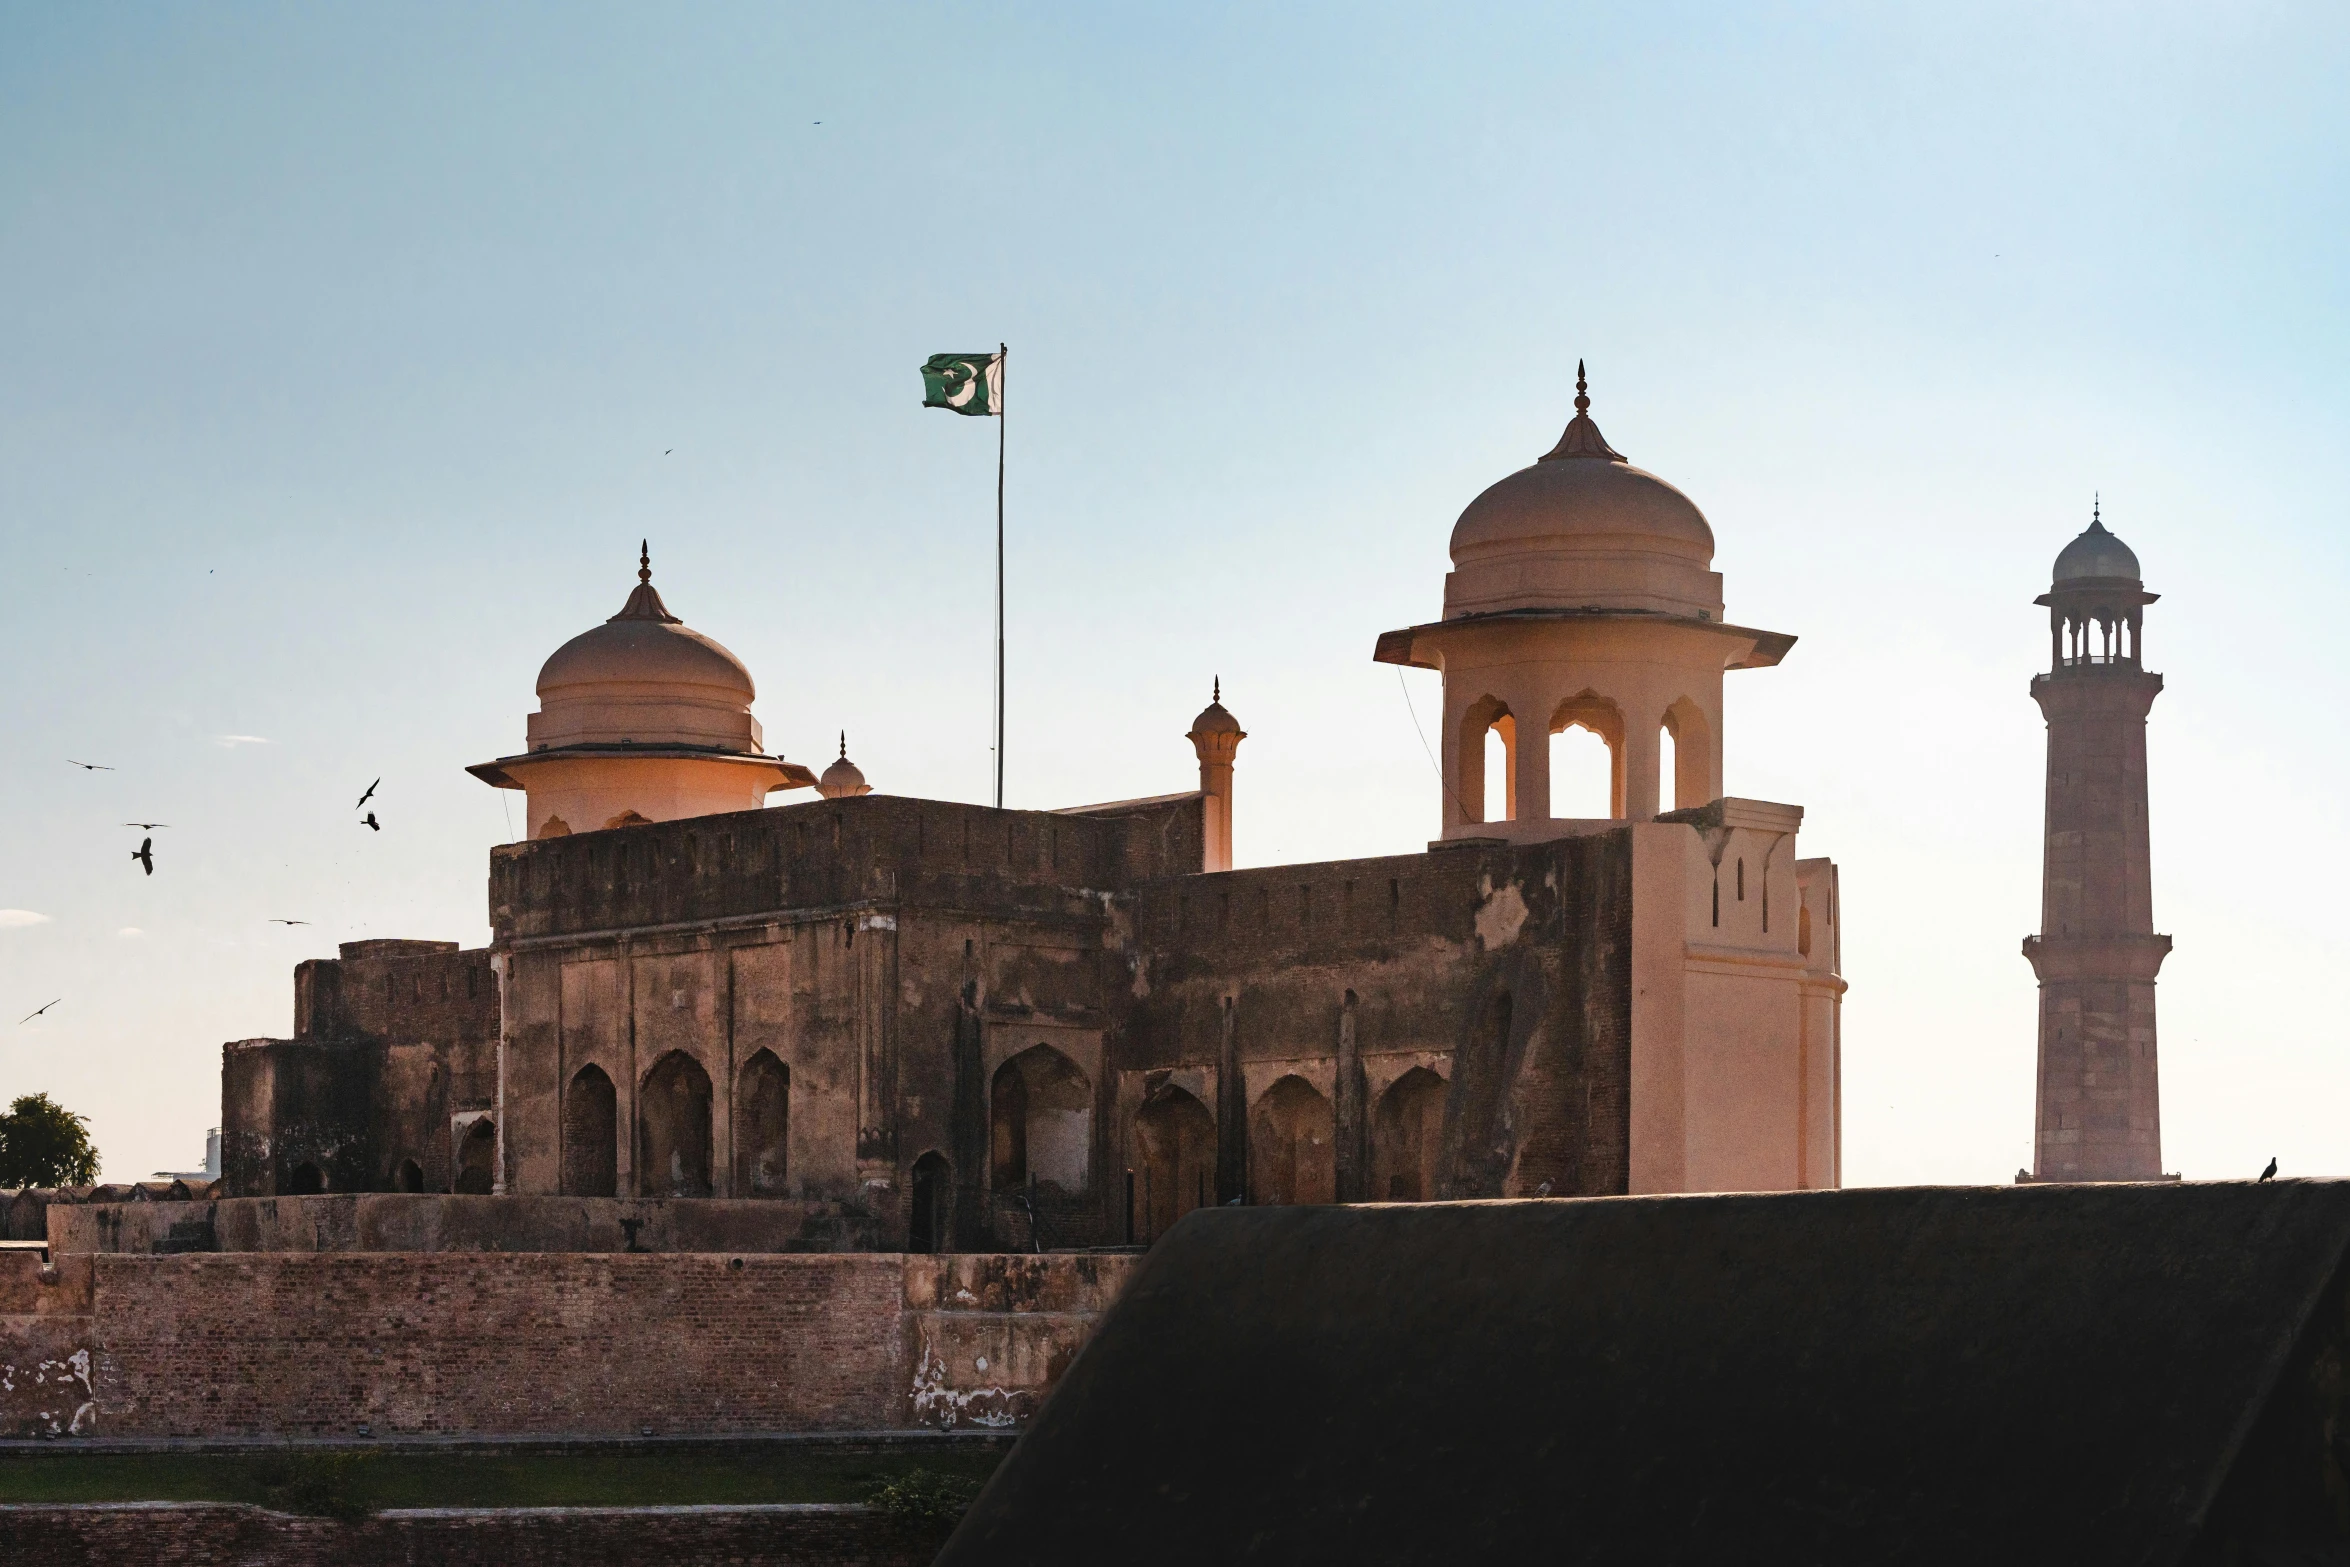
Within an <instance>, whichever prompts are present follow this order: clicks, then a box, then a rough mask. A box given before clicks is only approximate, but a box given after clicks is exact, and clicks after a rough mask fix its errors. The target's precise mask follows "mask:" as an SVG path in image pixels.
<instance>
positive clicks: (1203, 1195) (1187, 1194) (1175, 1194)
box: [1134, 1083, 1216, 1242]
mask: <svg viewBox="0 0 2350 1567" xmlns="http://www.w3.org/2000/svg"><path fill="white" fill-rule="evenodd" d="M1134 1153H1135V1164H1136V1165H1137V1167H1138V1168H1137V1170H1136V1174H1137V1175H1139V1176H1140V1177H1141V1186H1142V1189H1141V1190H1140V1191H1139V1192H1137V1193H1135V1196H1136V1197H1137V1198H1139V1199H1140V1205H1141V1208H1142V1235H1141V1237H1140V1239H1142V1240H1143V1241H1145V1242H1149V1241H1153V1240H1156V1239H1158V1237H1160V1236H1162V1235H1164V1234H1166V1233H1167V1231H1168V1230H1169V1229H1171V1228H1172V1227H1173V1226H1174V1223H1175V1221H1176V1220H1177V1219H1180V1218H1182V1217H1183V1216H1184V1215H1185V1214H1187V1213H1189V1212H1191V1210H1192V1209H1194V1208H1197V1207H1201V1206H1203V1205H1207V1204H1212V1203H1214V1202H1215V1200H1216V1118H1215V1117H1214V1116H1212V1115H1210V1114H1209V1113H1208V1107H1207V1106H1206V1105H1203V1104H1201V1103H1200V1102H1199V1100H1198V1099H1197V1098H1195V1097H1194V1096H1193V1095H1191V1094H1189V1093H1187V1092H1186V1091H1184V1090H1183V1089H1181V1088H1178V1087H1176V1086H1175V1085H1174V1084H1172V1083H1169V1084H1166V1085H1164V1086H1162V1087H1161V1088H1160V1089H1159V1091H1158V1092H1157V1093H1155V1094H1153V1095H1151V1096H1150V1098H1149V1099H1148V1100H1147V1101H1145V1102H1144V1104H1143V1107H1142V1109H1141V1111H1140V1112H1139V1113H1138V1114H1137V1115H1136V1116H1135V1118H1134Z"/></svg>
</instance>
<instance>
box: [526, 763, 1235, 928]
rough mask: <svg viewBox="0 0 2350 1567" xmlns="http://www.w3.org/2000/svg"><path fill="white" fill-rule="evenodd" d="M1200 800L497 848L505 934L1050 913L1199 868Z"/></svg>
mask: <svg viewBox="0 0 2350 1567" xmlns="http://www.w3.org/2000/svg"><path fill="white" fill-rule="evenodd" d="M1204 809H1205V808H1204V807H1203V805H1202V804H1201V800H1200V797H1199V796H1197V795H1181V796H1176V797H1174V798H1172V799H1169V800H1164V801H1156V802H1142V803H1138V804H1137V805H1136V806H1135V807H1134V808H1133V809H1132V810H1131V811H1122V812H1119V813H1116V814H1105V815H1076V816H1072V815H1063V814H1061V813H1059V812H1053V811H997V810H990V809H987V808H986V807H983V806H976V805H962V804H958V803H955V802H952V801H946V800H915V799H906V798H902V797H899V796H894V795H867V796H863V797H859V798H852V799H842V800H814V801H809V802H806V803H804V804H800V805H790V806H779V807H776V808H774V809H771V810H760V811H740V812H735V813H733V814H730V815H723V816H697V817H690V818H687V819H684V820H680V821H674V822H658V823H647V824H645V825H643V826H638V827H624V828H620V829H618V830H616V831H611V832H593V833H575V834H571V835H569V836H566V837H560V838H539V839H534V840H531V841H529V842H525V843H512V844H504V845H501V846H499V847H498V848H495V849H493V850H491V851H490V925H491V928H492V929H493V930H494V931H495V932H496V933H497V937H498V940H499V941H501V942H513V941H522V940H530V939H534V938H538V937H546V936H565V935H580V934H583V933H588V932H594V931H602V930H617V929H622V928H630V929H641V928H643V927H648V926H662V925H671V924H679V923H690V922H695V921H708V920H723V919H730V918H742V917H746V916H752V915H759V914H769V913H776V912H779V911H784V910H799V909H812V908H838V907H846V906H849V905H853V904H857V903H861V902H868V901H880V900H892V901H894V900H901V899H913V900H915V901H922V902H933V903H948V904H959V903H977V904H982V905H987V906H996V905H1001V904H1006V903H1007V902H1009V903H1014V904H1017V903H1023V902H1040V903H1041V905H1042V906H1045V907H1052V906H1054V895H1055V894H1057V893H1060V892H1063V891H1066V890H1067V889H1092V890H1096V891H1108V890H1111V889H1115V888H1121V887H1128V886H1132V885H1134V884H1136V883H1138V882H1142V881H1149V880H1154V879H1157V878H1161V877H1167V876H1177V875H1187V874H1191V873H1194V872H1197V871H1198V870H1199V868H1200V857H1201V854H1202V853H1203V849H1202V843H1203V841H1204V840H1203V834H1204V832H1205V826H1204V823H1205V815H1204Z"/></svg>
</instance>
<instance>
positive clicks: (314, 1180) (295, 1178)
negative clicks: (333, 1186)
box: [286, 1162, 326, 1197]
mask: <svg viewBox="0 0 2350 1567" xmlns="http://www.w3.org/2000/svg"><path fill="white" fill-rule="evenodd" d="M325 1190H326V1172H325V1171H323V1170H321V1169H319V1167H318V1166H317V1165H315V1164H310V1163H307V1162H305V1163H302V1164H297V1165H295V1166H294V1171H293V1173H292V1174H291V1175H289V1176H287V1177H286V1195H287V1196H289V1197H315V1196H317V1195H318V1194H319V1193H320V1192H323V1191H325Z"/></svg>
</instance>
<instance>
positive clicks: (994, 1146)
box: [988, 1045, 1093, 1193]
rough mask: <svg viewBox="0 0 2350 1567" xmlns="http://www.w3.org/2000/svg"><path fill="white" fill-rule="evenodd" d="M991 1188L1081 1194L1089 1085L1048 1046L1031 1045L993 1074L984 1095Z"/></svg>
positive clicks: (1086, 1168) (1087, 1168)
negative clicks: (1045, 1189) (1042, 1188)
mask: <svg viewBox="0 0 2350 1567" xmlns="http://www.w3.org/2000/svg"><path fill="white" fill-rule="evenodd" d="M988 1126H989V1138H988V1142H989V1148H990V1153H991V1158H990V1160H989V1163H990V1167H991V1174H992V1177H993V1179H992V1181H991V1184H992V1185H993V1186H994V1188H995V1189H996V1190H997V1191H1011V1190H1014V1189H1016V1188H1019V1187H1022V1186H1026V1185H1028V1184H1029V1182H1030V1180H1031V1178H1032V1177H1033V1179H1034V1181H1035V1183H1036V1184H1037V1185H1039V1186H1051V1187H1057V1188H1058V1189H1060V1190H1061V1191H1064V1192H1069V1193H1076V1192H1081V1191H1083V1190H1085V1188H1086V1185H1087V1181H1088V1178H1089V1175H1090V1173H1091V1165H1092V1156H1093V1083H1092V1080H1091V1079H1089V1078H1088V1077H1087V1076H1086V1075H1085V1073H1084V1072H1082V1071H1081V1070H1079V1069H1078V1066H1077V1063H1075V1062H1074V1061H1071V1060H1070V1059H1069V1058H1068V1057H1067V1056H1065V1055H1063V1054H1061V1053H1060V1052H1059V1051H1058V1050H1055V1049H1054V1048H1053V1047H1052V1046H1050V1045H1031V1046H1029V1047H1028V1048H1027V1049H1026V1050H1023V1051H1021V1052H1020V1053H1019V1054H1018V1055H1016V1056H1014V1057H1012V1059H1011V1060H1009V1061H1006V1062H1005V1063H1004V1064H1003V1065H1002V1066H1000V1067H998V1068H997V1069H996V1074H995V1078H994V1080H993V1081H992V1082H991V1083H990V1084H989V1090H988Z"/></svg>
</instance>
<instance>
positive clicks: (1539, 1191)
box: [1534, 1181, 1550, 1197]
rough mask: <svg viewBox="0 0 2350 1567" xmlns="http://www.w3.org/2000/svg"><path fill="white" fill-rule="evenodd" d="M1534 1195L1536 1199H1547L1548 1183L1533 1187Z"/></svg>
mask: <svg viewBox="0 0 2350 1567" xmlns="http://www.w3.org/2000/svg"><path fill="white" fill-rule="evenodd" d="M1534 1195H1535V1196H1537V1197H1548V1196H1549V1195H1550V1182H1548V1181H1544V1182H1543V1183H1542V1184H1541V1185H1540V1186H1537V1187H1535V1188H1534Z"/></svg>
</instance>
